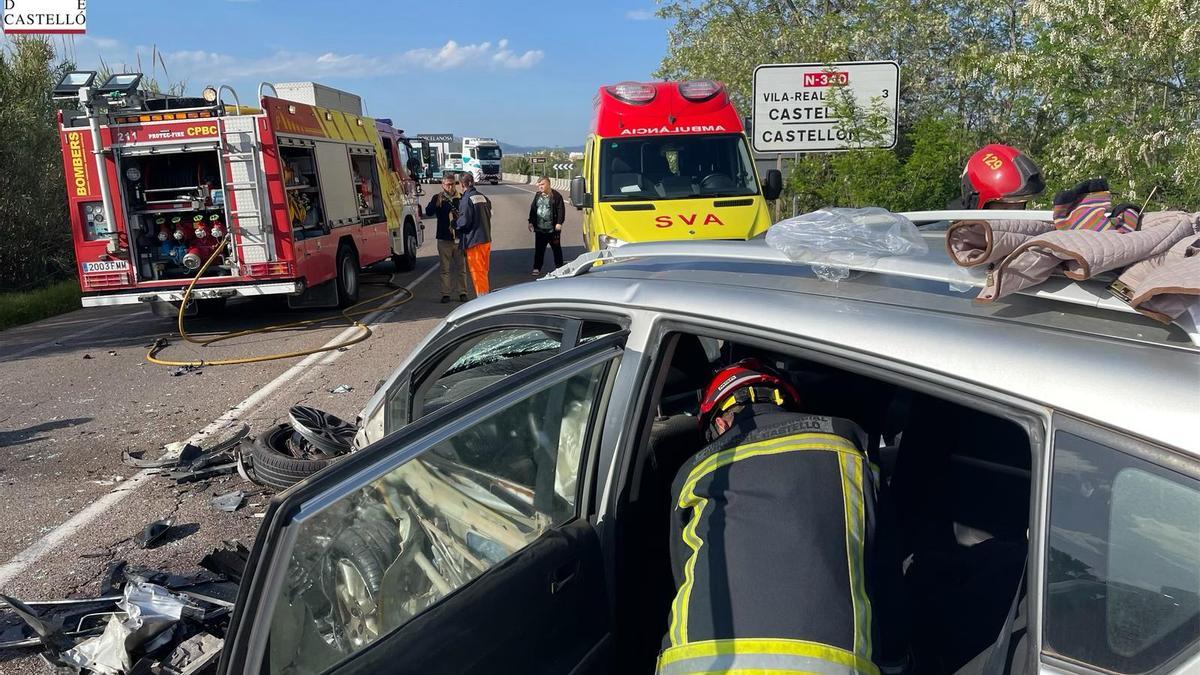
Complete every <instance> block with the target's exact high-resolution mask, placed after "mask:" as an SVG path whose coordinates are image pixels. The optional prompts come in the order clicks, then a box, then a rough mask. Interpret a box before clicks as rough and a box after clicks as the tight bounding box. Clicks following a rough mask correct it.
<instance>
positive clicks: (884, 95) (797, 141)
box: [752, 61, 900, 152]
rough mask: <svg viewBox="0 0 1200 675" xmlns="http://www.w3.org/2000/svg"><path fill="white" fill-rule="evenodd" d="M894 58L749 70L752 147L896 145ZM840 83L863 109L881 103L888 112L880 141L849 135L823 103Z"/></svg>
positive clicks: (764, 149)
mask: <svg viewBox="0 0 1200 675" xmlns="http://www.w3.org/2000/svg"><path fill="white" fill-rule="evenodd" d="M899 86H900V66H899V65H897V64H896V62H895V61H858V62H852V63H792V64H764V65H760V66H758V67H757V68H755V69H754V111H753V120H754V127H753V130H752V131H753V134H754V138H753V144H754V151H755V152H828V151H831V150H847V149H851V148H891V147H895V145H896V112H897V101H898V97H897V88H898V87H899ZM839 87H845V88H846V89H847V90H849V91H850V92H851V93H852V95H853V96H854V101H855V105H856V106H858V107H859V108H860V109H863V110H871V109H872V108H873V107H874V106H875V105H877V104H878V105H880V106H882V111H883V112H884V114H886V115H887V116H888V124H887V129H886V130H885V131H884V134H883V139H882V142H877V139H873V138H855V133H854V131H853V130H852V129H848V128H843V125H842V122H841V120H839V119H838V118H837V117H836V115H835V113H834V111H833V109H831V108H830V107H829V102H830V101H831V100H832V98H833V95H834V92H836V91H837V89H838V88H839Z"/></svg>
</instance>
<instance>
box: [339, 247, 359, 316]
mask: <svg viewBox="0 0 1200 675" xmlns="http://www.w3.org/2000/svg"><path fill="white" fill-rule="evenodd" d="M337 294H338V307H349V306H350V305H353V304H354V303H356V302H358V256H357V255H355V253H354V249H352V248H350V247H349V246H346V245H344V244H343V245H342V246H341V248H339V249H338V255H337Z"/></svg>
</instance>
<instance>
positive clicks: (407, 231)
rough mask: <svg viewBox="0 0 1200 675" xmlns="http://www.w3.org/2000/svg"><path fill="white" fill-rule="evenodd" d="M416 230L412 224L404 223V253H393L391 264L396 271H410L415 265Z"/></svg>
mask: <svg viewBox="0 0 1200 675" xmlns="http://www.w3.org/2000/svg"><path fill="white" fill-rule="evenodd" d="M417 246H418V244H417V231H416V230H415V229H413V226H412V225H409V224H407V223H406V224H405V225H404V253H403V254H400V253H393V254H392V264H393V265H395V266H396V271H397V272H411V271H412V270H413V269H414V268H416V266H417Z"/></svg>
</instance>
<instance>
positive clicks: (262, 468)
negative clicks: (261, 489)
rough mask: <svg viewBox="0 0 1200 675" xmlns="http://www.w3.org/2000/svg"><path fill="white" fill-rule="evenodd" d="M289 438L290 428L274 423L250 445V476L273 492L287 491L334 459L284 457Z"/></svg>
mask: <svg viewBox="0 0 1200 675" xmlns="http://www.w3.org/2000/svg"><path fill="white" fill-rule="evenodd" d="M291 435H292V425H290V424H276V425H275V426H273V427H271V428H270V429H267V430H266V431H265V432H263V433H261V434H259V436H258V438H255V439H254V442H253V443H251V444H250V457H251V459H252V461H253V464H254V477H255V478H257V479H258V482H259V483H260V484H262V485H264V486H266V487H269V488H273V489H275V490H286V489H287V488H289V487H291V486H292V485H295V484H296V483H299V482H300V481H302V480H304V479H305V478H308V477H309V476H311V475H312V474H314V473H316V472H318V471H320V470H321V469H324V468H325V467H327V466H329V465H330V464H332V463H333V462H335V461H337V460H338V459H339V458H338V457H330V458H328V459H299V458H296V457H293V456H292V455H291V454H288V449H287V445H286V443H287V439H288V437H289V436H291Z"/></svg>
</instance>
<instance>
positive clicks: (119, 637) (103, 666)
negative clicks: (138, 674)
mask: <svg viewBox="0 0 1200 675" xmlns="http://www.w3.org/2000/svg"><path fill="white" fill-rule="evenodd" d="M186 605H187V601H186V600H185V599H184V598H182V597H179V596H177V595H175V594H173V593H171V592H170V591H168V590H167V589H165V588H163V587H162V586H156V585H154V584H148V583H141V582H137V581H131V582H130V583H129V584H127V585H126V586H125V594H124V597H123V598H122V599H121V600H120V601H119V602H118V603H117V606H118V607H120V608H121V610H123V611H124V617H123V618H122V617H120V615H117V614H114V615H113V616H112V617H111V618H110V619H109V620H108V625H106V626H105V627H104V632H103V633H101V634H100V635H98V636H96V637H93V638H88V639H87V640H84V641H83V642H80V643H79V644H78V645H75V646H74V647H72V648H71V649H68V650H66V651H64V652H63V653H62V654H61V658H62V660H63V661H64V662H65V663H68V664H70V665H73V666H76V667H78V668H87V669H89V670H92V671H93V672H96V673H103V674H104V675H118V674H119V673H125V672H128V671H129V670H130V669H131V668H132V667H133V659H132V657H131V656H130V652H131V651H145V652H153V651H154V650H155V649H157V648H159V647H162V646H163V645H165V644H166V643H167V642H169V641H170V639H171V637H172V635H171V634H172V631H171V628H172V627H174V625H175V624H176V623H178V622H179V620H180V618H181V617H182V616H183V609H184V607H185V606H186Z"/></svg>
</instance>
